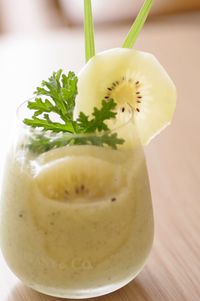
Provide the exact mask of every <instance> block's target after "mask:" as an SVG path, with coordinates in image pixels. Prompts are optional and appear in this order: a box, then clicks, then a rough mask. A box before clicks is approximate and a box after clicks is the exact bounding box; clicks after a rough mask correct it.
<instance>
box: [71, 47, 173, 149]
mask: <svg viewBox="0 0 200 301" xmlns="http://www.w3.org/2000/svg"><path fill="white" fill-rule="evenodd" d="M78 78H79V81H78V95H77V98H76V106H75V114H74V116H75V118H76V117H77V116H78V114H79V113H80V112H81V111H83V112H84V113H86V114H91V113H92V110H93V108H94V106H96V107H100V106H101V101H102V99H105V100H106V99H111V98H112V99H114V100H115V101H116V102H117V111H118V115H117V118H118V119H119V120H120V119H122V120H124V117H123V116H126V117H125V119H126V120H127V116H129V115H130V114H133V115H134V122H135V124H136V127H137V130H138V134H139V137H140V140H141V142H142V144H147V143H148V142H149V141H150V140H151V139H152V138H153V137H154V136H155V135H156V134H158V133H159V132H160V131H161V130H162V129H163V128H164V127H166V126H167V125H168V124H169V123H170V121H171V119H172V116H173V113H174V110H175V106H176V88H175V85H174V83H173V82H172V80H171V79H170V77H169V75H168V74H167V72H166V71H165V70H164V68H163V67H162V66H161V64H160V63H159V62H158V60H157V59H156V58H155V57H154V56H153V55H152V54H149V53H146V52H141V51H137V50H135V49H124V48H115V49H110V50H107V51H104V52H101V53H98V54H97V55H96V56H94V57H93V58H91V59H90V60H89V62H88V63H87V64H86V65H85V66H84V67H83V69H82V70H81V71H80V73H79V76H78ZM130 108H131V110H130ZM131 111H132V112H131Z"/></svg>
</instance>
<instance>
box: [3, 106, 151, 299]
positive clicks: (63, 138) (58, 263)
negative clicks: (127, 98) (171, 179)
mask: <svg viewBox="0 0 200 301" xmlns="http://www.w3.org/2000/svg"><path fill="white" fill-rule="evenodd" d="M22 107H23V106H22ZM22 111H23V110H22V108H20V109H19V112H18V113H19V114H18V115H20V114H21V112H22ZM125 119H126V120H122V121H121V124H120V126H119V124H118V125H117V126H116V128H115V129H114V130H112V131H111V132H108V133H92V134H83V135H78V134H75V135H72V134H67V133H65V134H64V133H63V134H60V133H59V134H56V133H53V134H52V133H51V132H46V133H44V132H42V131H41V130H39V129H30V128H29V127H27V126H25V125H24V124H23V123H21V122H20V121H17V126H16V128H18V130H17V133H16V134H15V139H14V140H13V141H14V143H13V144H12V145H11V147H10V151H9V154H8V158H7V163H6V166H5V171H4V181H3V186H2V193H1V207H0V214H1V218H0V243H1V250H2V253H3V256H4V258H5V260H6V262H7V264H8V266H9V267H10V269H11V270H12V271H13V273H14V274H15V275H16V276H17V277H18V278H19V279H21V281H22V282H23V283H24V284H25V285H27V286H29V287H31V288H33V289H35V290H36V291H39V292H42V293H44V294H47V295H51V296H57V297H63V298H77V299H78V298H88V297H95V296H100V295H104V294H107V293H109V292H112V291H115V290H117V289H119V288H120V287H122V286H124V285H125V284H127V283H128V282H130V281H131V280H132V279H133V278H134V277H136V275H137V274H138V273H139V272H140V271H141V269H142V268H143V266H144V263H145V262H146V259H147V257H148V254H149V252H150V249H151V247H152V241H153V214H152V204H151V194H150V189H149V181H148V174H147V169H146V163H145V158H144V153H143V149H142V146H141V144H140V141H139V139H138V136H137V130H136V128H135V126H134V122H133V118H132V117H131V118H129V119H127V118H125ZM116 132H117V133H118V137H120V138H124V139H125V143H124V144H122V145H119V146H118V148H117V149H112V148H111V147H108V146H106V145H105V144H104V143H100V142H102V141H103V140H104V139H105V135H107V134H114V133H116ZM49 142H50V143H49ZM50 145H51V146H50Z"/></svg>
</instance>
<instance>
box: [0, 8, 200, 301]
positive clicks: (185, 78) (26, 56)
mask: <svg viewBox="0 0 200 301" xmlns="http://www.w3.org/2000/svg"><path fill="white" fill-rule="evenodd" d="M163 20H164V21H163ZM199 28H200V15H199V14H196V15H191V16H189V17H187V16H180V17H177V18H176V17H173V18H171V19H168V18H166V19H158V20H155V21H154V22H153V23H151V24H148V25H147V26H146V28H145V30H144V31H143V33H142V35H141V37H140V40H139V41H138V44H137V48H140V49H145V50H147V51H151V52H153V53H154V54H155V55H156V56H157V57H158V59H159V60H160V61H161V62H162V64H163V65H164V66H165V67H166V69H167V70H168V72H169V73H170V75H171V76H172V78H173V79H174V81H175V83H176V85H177V89H178V94H179V98H178V104H177V110H176V114H175V118H174V120H173V123H172V125H171V127H169V128H168V129H166V130H165V132H163V133H162V135H160V137H159V138H156V139H155V140H154V141H153V142H152V143H151V144H150V145H149V146H148V147H146V157H147V163H148V168H149V175H150V181H151V190H152V198H153V203H154V215H155V242H154V246H153V250H152V253H151V255H150V257H149V260H148V263H147V265H146V267H145V268H144V270H143V271H142V272H141V273H140V275H139V276H138V277H137V278H136V279H135V280H134V281H132V282H131V283H130V284H129V285H127V286H126V287H124V288H122V289H121V290H119V291H117V292H115V293H112V294H110V295H107V296H103V297H100V298H99V299H98V300H101V301H105V300H106V301H120V300H123V301H132V300H134V301H198V300H200V285H199V279H200V237H199V234H200V134H199V131H200V98H199V95H200V93H199V87H200V33H199ZM126 31H127V26H121V27H118V28H116V29H114V28H113V29H109V30H106V31H104V33H103V32H102V31H101V30H98V31H97V39H98V43H97V47H98V49H104V48H106V47H111V46H112V47H114V46H118V45H120V41H121V37H123V35H124V34H125V32H126ZM82 48H83V47H82V40H81V39H80V33H79V32H78V31H74V32H67V31H63V32H55V33H49V34H45V35H44V34H41V35H40V36H37V37H32V38H30V37H29V39H25V38H24V37H18V38H13V37H10V38H3V39H1V40H0V66H1V69H0V70H1V72H0V82H1V85H2V87H1V100H0V103H1V110H0V135H1V145H0V147H1V161H0V163H1V172H2V163H3V160H4V154H5V147H4V145H5V144H7V141H8V138H7V133H8V130H7V131H5V129H7V128H8V129H10V122H9V120H8V118H7V116H8V115H7V113H8V110H10V111H11V112H12V113H13V112H14V110H15V107H16V105H17V104H18V103H20V102H21V101H22V100H23V99H25V98H27V97H28V96H30V95H31V92H32V91H33V89H34V87H35V86H36V84H37V83H38V82H39V81H40V80H41V79H43V78H45V77H46V76H48V75H49V74H50V73H51V71H52V70H56V69H58V68H60V67H65V68H67V69H70V68H71V69H72V68H73V69H75V70H78V69H79V67H80V66H81V64H82V63H83V52H82V53H81V52H80V50H82ZM11 83H12V86H11ZM23 83H25V88H24V87H23V86H22V84H23ZM11 115H12V114H11ZM0 300H1V301H56V300H58V299H57V298H51V297H48V296H44V295H41V294H38V293H36V292H34V291H32V290H31V289H28V288H26V287H25V286H24V285H23V284H22V283H20V282H19V281H18V280H17V279H16V278H15V276H14V275H13V274H12V273H11V272H10V271H9V270H8V268H7V266H6V264H5V262H4V260H3V258H2V257H0Z"/></svg>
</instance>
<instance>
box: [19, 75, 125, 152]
mask: <svg viewBox="0 0 200 301" xmlns="http://www.w3.org/2000/svg"><path fill="white" fill-rule="evenodd" d="M77 81H78V80H77V77H76V76H75V74H74V73H73V72H71V71H70V72H69V73H68V75H65V74H64V73H63V71H62V70H59V71H58V72H54V73H53V74H52V76H51V77H50V78H49V79H48V80H47V81H43V82H42V84H41V87H38V88H37V89H36V91H35V93H34V94H35V95H36V97H35V99H34V100H33V101H29V102H28V108H29V109H30V110H33V111H34V112H33V115H32V117H31V118H29V119H28V118H26V119H24V123H25V124H26V125H28V126H30V127H32V128H40V129H41V131H40V132H39V133H38V132H36V131H35V132H34V131H33V133H32V138H31V140H30V142H29V144H28V147H29V149H30V150H31V151H32V152H35V153H42V152H45V151H48V150H50V149H52V148H57V147H61V146H65V145H68V144H73V145H77V144H78V145H83V144H89V145H98V146H105V145H106V146H109V147H111V148H113V149H116V148H117V145H119V144H123V142H124V140H123V139H120V138H118V136H117V134H116V133H112V132H111V131H109V128H108V125H107V123H106V121H108V120H110V119H113V118H115V117H116V114H117V113H116V112H115V108H116V105H117V104H116V103H115V102H114V101H113V99H109V100H106V101H105V100H102V106H101V108H100V109H98V108H96V107H95V108H94V110H93V112H92V114H91V116H88V115H86V114H85V113H83V112H81V113H80V114H79V116H78V118H77V119H76V120H75V119H74V118H73V112H74V107H75V98H76V95H77ZM52 113H53V114H54V120H53V117H52ZM55 116H56V118H55ZM55 120H56V121H55ZM52 133H58V135H59V136H58V137H56V136H55V134H54V135H52ZM60 133H62V135H61V136H60Z"/></svg>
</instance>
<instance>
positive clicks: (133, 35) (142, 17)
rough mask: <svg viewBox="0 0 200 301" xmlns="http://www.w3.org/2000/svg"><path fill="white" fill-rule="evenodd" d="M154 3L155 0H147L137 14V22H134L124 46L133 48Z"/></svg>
mask: <svg viewBox="0 0 200 301" xmlns="http://www.w3.org/2000/svg"><path fill="white" fill-rule="evenodd" d="M152 4H153V0H146V1H145V2H144V4H143V6H142V8H141V10H140V12H139V14H138V15H137V17H136V19H135V22H134V23H133V25H132V27H131V29H130V31H129V33H128V35H127V37H126V39H125V41H124V44H123V46H122V47H123V48H132V47H133V45H134V44H135V41H136V40H137V37H138V35H139V33H140V31H141V29H142V27H143V25H144V23H145V21H146V18H147V16H148V14H149V12H150V10H151V7H152Z"/></svg>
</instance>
